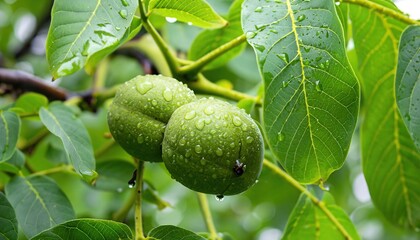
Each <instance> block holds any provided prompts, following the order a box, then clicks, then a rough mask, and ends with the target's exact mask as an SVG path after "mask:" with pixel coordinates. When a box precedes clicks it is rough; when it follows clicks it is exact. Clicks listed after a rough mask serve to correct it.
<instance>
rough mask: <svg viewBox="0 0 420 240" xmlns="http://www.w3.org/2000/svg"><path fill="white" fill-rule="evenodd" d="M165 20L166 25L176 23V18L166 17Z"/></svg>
mask: <svg viewBox="0 0 420 240" xmlns="http://www.w3.org/2000/svg"><path fill="white" fill-rule="evenodd" d="M165 19H166V21H167V22H168V23H174V22H176V21H177V19H176V18H171V17H166V18H165Z"/></svg>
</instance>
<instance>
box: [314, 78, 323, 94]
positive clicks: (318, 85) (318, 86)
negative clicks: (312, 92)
mask: <svg viewBox="0 0 420 240" xmlns="http://www.w3.org/2000/svg"><path fill="white" fill-rule="evenodd" d="M315 89H316V91H317V92H322V85H321V82H320V81H319V80H316V82H315Z"/></svg>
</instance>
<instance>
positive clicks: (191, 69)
mask: <svg viewBox="0 0 420 240" xmlns="http://www.w3.org/2000/svg"><path fill="white" fill-rule="evenodd" d="M245 41H246V36H245V34H242V35H241V36H239V37H236V38H234V39H233V40H231V41H230V42H227V43H225V44H223V45H222V46H220V47H218V48H216V49H214V50H213V51H211V52H209V53H207V54H206V55H204V56H203V57H201V58H200V59H198V60H197V61H194V62H193V63H192V64H189V65H186V66H183V67H181V68H180V69H179V74H185V75H196V74H197V73H199V72H200V71H201V70H202V69H203V68H204V67H205V66H206V65H207V64H209V63H210V62H212V61H213V60H215V59H217V58H218V57H220V56H222V55H223V54H225V53H226V52H228V51H230V50H232V49H233V48H235V47H237V46H239V45H241V44H242V43H244V42H245Z"/></svg>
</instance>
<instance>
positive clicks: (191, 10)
mask: <svg viewBox="0 0 420 240" xmlns="http://www.w3.org/2000/svg"><path fill="white" fill-rule="evenodd" d="M149 11H150V12H152V13H156V14H159V15H161V16H164V17H172V18H176V19H177V20H178V21H181V22H187V23H191V24H192V25H195V26H197V27H202V28H218V27H223V26H224V25H225V24H226V21H225V20H224V19H223V18H222V17H220V16H219V15H217V13H216V12H215V11H214V10H213V9H212V8H211V6H210V5H209V4H208V3H207V2H206V1H204V0H150V2H149Z"/></svg>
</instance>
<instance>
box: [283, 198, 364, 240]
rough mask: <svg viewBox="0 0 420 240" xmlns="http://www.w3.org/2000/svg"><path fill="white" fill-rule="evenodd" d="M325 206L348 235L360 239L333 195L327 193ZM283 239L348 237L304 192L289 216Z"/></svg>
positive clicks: (335, 238)
mask: <svg viewBox="0 0 420 240" xmlns="http://www.w3.org/2000/svg"><path fill="white" fill-rule="evenodd" d="M322 202H323V203H324V206H325V207H326V208H327V209H328V210H329V211H330V212H331V214H332V216H333V217H334V218H335V219H336V220H337V221H338V222H339V223H340V224H341V226H342V227H343V229H344V230H345V232H346V235H347V236H350V237H351V239H353V240H355V239H360V237H359V235H358V234H357V231H356V228H355V227H354V225H353V223H352V222H351V221H350V218H349V217H348V216H347V214H346V213H345V212H344V210H343V209H341V208H340V207H339V206H337V205H335V203H334V201H333V198H332V195H330V194H328V193H325V195H324V199H323V200H322ZM283 239H323V240H328V239H331V240H337V239H346V236H345V235H344V234H343V232H341V231H340V230H339V229H338V228H337V226H336V224H335V223H333V222H332V221H331V220H330V219H329V218H328V217H327V215H326V214H325V213H324V212H323V211H322V210H321V209H320V208H319V207H318V206H316V205H315V204H314V203H313V202H312V201H311V200H310V199H309V198H307V197H306V195H304V194H302V195H301V196H300V198H299V200H298V202H297V204H296V206H295V208H294V209H293V212H292V214H291V215H290V217H289V221H288V223H287V226H286V229H285V232H284V235H283Z"/></svg>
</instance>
